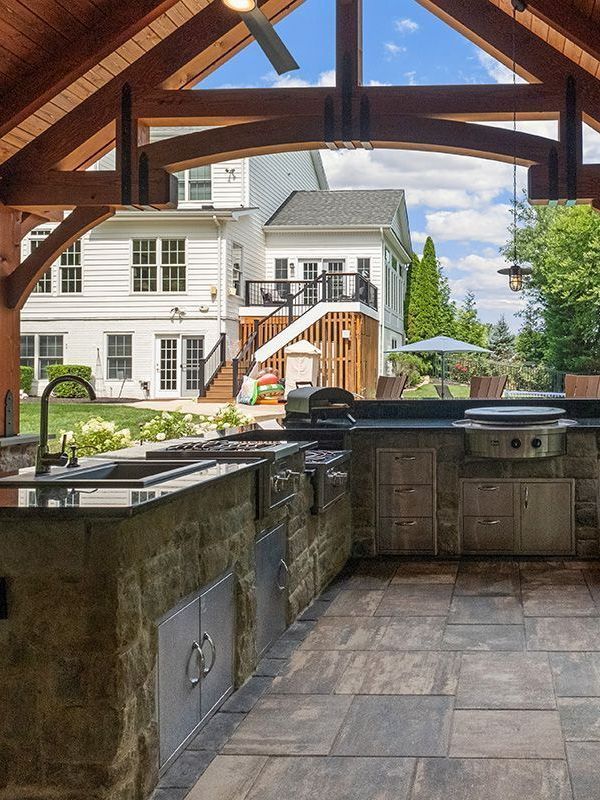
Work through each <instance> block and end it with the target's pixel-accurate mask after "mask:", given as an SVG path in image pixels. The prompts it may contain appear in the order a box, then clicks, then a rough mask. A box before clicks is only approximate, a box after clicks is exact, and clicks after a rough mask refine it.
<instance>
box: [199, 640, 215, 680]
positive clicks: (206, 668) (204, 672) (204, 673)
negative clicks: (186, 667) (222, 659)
mask: <svg viewBox="0 0 600 800" xmlns="http://www.w3.org/2000/svg"><path fill="white" fill-rule="evenodd" d="M206 642H208V644H209V646H210V664H209V665H208V666H207V665H206V663H205V664H204V667H203V669H202V677H203V678H206V676H207V675H208V674H209V673H210V672H211V671H212V668H213V667H214V665H215V661H216V660H217V647H216V645H215V643H214V640H213V638H212V636H211V635H210V633H203V634H202V647H203V646H204V644H205V643H206ZM200 649H202V648H200ZM202 653H203V654H204V651H202Z"/></svg>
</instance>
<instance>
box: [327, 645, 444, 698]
mask: <svg viewBox="0 0 600 800" xmlns="http://www.w3.org/2000/svg"><path fill="white" fill-rule="evenodd" d="M459 667H460V654H458V653H439V652H436V653H434V652H417V651H412V652H404V653H399V652H393V653H388V652H376V653H358V654H356V655H355V656H353V658H352V661H351V662H350V665H349V666H348V668H347V669H346V671H345V672H344V674H343V676H342V678H341V679H340V681H339V683H338V685H337V687H336V693H337V694H388V695H402V694H409V695H418V694H435V695H443V694H448V695H453V694H455V692H456V686H457V684H458V671H459Z"/></svg>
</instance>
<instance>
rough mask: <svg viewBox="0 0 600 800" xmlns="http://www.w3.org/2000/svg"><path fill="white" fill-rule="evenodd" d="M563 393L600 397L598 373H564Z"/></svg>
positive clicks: (571, 395) (575, 395)
mask: <svg viewBox="0 0 600 800" xmlns="http://www.w3.org/2000/svg"><path fill="white" fill-rule="evenodd" d="M565 395H566V396H567V397H588V398H600V375H565Z"/></svg>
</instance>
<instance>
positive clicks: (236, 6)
mask: <svg viewBox="0 0 600 800" xmlns="http://www.w3.org/2000/svg"><path fill="white" fill-rule="evenodd" d="M223 3H224V4H225V5H226V6H227V8H230V9H231V10H232V11H239V12H240V13H241V14H243V13H244V12H247V11H254V9H255V8H256V0H223Z"/></svg>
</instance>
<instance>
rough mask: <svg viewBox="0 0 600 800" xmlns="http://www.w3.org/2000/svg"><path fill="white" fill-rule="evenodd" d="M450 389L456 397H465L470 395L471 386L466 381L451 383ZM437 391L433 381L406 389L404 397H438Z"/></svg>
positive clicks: (418, 398)
mask: <svg viewBox="0 0 600 800" xmlns="http://www.w3.org/2000/svg"><path fill="white" fill-rule="evenodd" d="M448 386H449V388H450V391H451V392H452V394H453V396H454V397H458V398H463V397H468V396H469V387H468V386H467V385H466V384H464V383H449V384H448ZM437 396H438V395H437V392H436V391H435V389H434V388H433V386H432V384H431V383H426V384H425V385H424V386H419V388H418V389H405V390H404V392H403V393H402V397H403V398H404V399H405V400H420V399H421V398H425V399H426V398H428V397H429V398H436V399H437Z"/></svg>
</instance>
